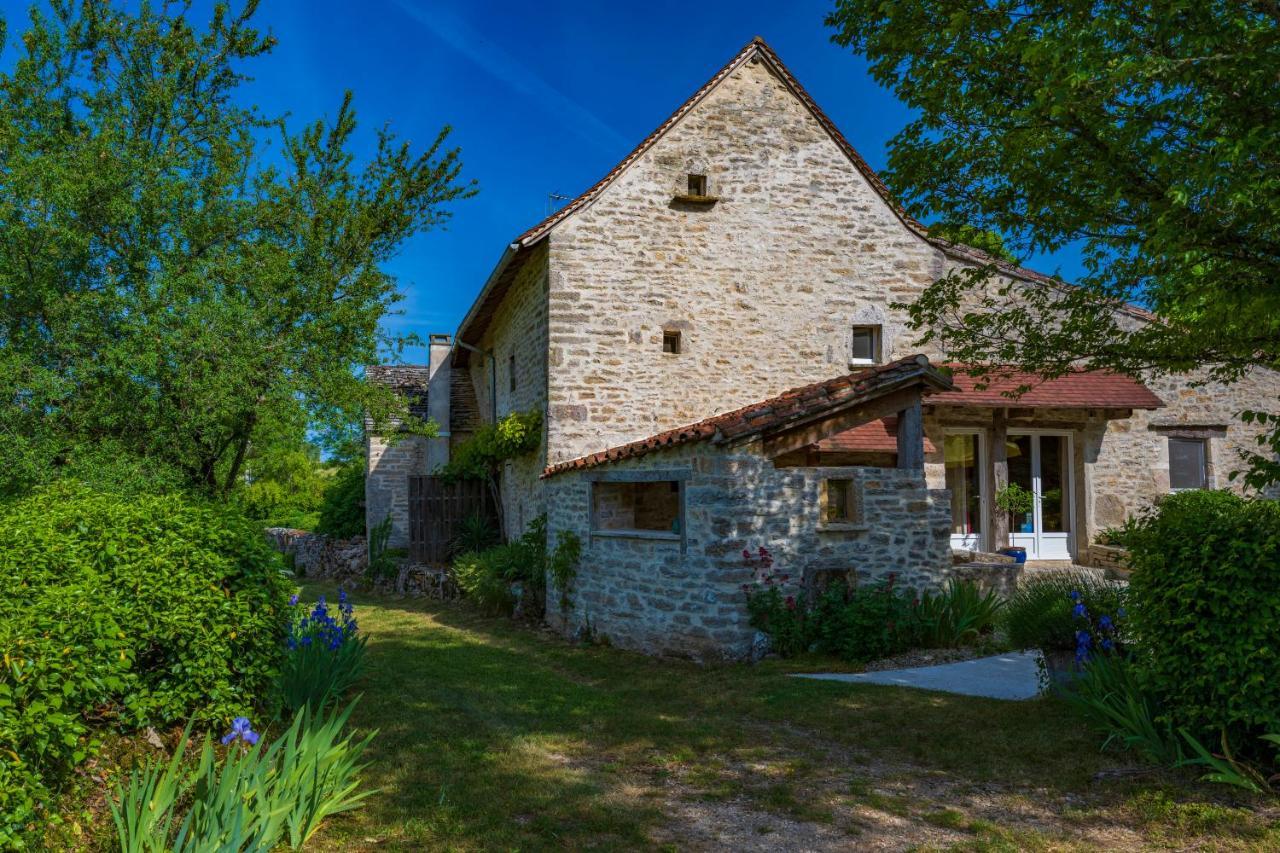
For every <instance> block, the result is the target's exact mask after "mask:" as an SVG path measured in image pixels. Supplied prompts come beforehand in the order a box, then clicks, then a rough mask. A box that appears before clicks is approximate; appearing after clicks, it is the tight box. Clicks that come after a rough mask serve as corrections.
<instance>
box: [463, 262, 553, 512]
mask: <svg viewBox="0 0 1280 853" xmlns="http://www.w3.org/2000/svg"><path fill="white" fill-rule="evenodd" d="M479 345H480V347H481V348H483V349H485V350H487V351H489V352H491V353H493V357H494V358H495V359H496V364H497V377H496V378H497V389H496V390H497V407H496V408H497V416H498V417H499V418H502V417H505V416H506V415H508V414H510V413H512V412H523V411H528V410H529V409H541V410H542V411H543V412H545V411H546V405H547V253H546V251H545V250H542V251H540V252H538V253H536V254H535V255H534V257H532V258H530V259H529V260H528V261H526V262H525V263H524V265H523V266H522V267H521V268H520V270H519V271H518V272H517V273H516V278H515V281H514V282H513V284H512V287H511V289H510V291H508V293H507V295H506V297H505V298H504V299H503V301H502V303H501V304H500V305H499V306H498V309H497V311H496V312H495V314H494V316H493V319H492V320H491V321H490V323H489V325H488V328H487V329H486V330H485V333H484V336H483V337H482V338H481V340H480V344H479ZM513 355H514V357H515V360H514V364H515V377H514V378H515V382H514V390H513V387H512V372H511V366H512V356H513ZM470 374H471V381H472V383H473V385H474V387H475V391H476V402H477V405H478V408H479V411H480V417H481V419H482V420H484V421H485V422H488V421H490V420H491V419H492V417H493V412H494V406H493V402H492V401H493V399H494V394H493V389H492V388H491V385H493V378H494V377H493V375H492V374H491V372H490V364H489V360H488V358H487V357H484V356H481V355H479V354H477V353H472V354H471V364H470ZM543 430H544V434H545V430H546V425H545V423H544V426H543ZM545 467H546V442H545V440H544V441H543V444H542V446H541V447H539V448H538V450H537V451H535V452H534V453H532V454H529V455H528V456H526V457H522V458H520V459H517V460H514V461H511V462H508V463H506V465H505V466H504V468H503V471H502V509H503V518H504V522H505V524H506V534H507V535H508V536H510V537H515V536H519V535H520V534H521V533H522V532H523V531H524V529H525V527H526V525H528V523H529V522H530V521H532V520H533V519H534V518H535V517H536V516H538V515H540V514H541V513H542V512H543V497H542V488H541V484H540V482H539V480H538V477H539V475H540V474H541V473H542V469H543V468H545Z"/></svg>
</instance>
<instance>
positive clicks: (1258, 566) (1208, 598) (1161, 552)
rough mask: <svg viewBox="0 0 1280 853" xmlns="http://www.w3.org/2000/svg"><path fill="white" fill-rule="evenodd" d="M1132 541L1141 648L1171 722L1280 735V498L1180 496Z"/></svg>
mask: <svg viewBox="0 0 1280 853" xmlns="http://www.w3.org/2000/svg"><path fill="white" fill-rule="evenodd" d="M1125 539H1126V544H1127V545H1128V547H1129V554H1130V565H1131V566H1132V568H1133V575H1132V578H1131V581H1130V600H1131V605H1130V610H1131V614H1130V620H1131V623H1132V626H1133V633H1134V641H1135V646H1136V652H1137V655H1138V660H1139V661H1140V662H1141V666H1142V667H1143V668H1144V669H1145V670H1146V672H1147V674H1148V675H1149V678H1150V682H1151V686H1152V689H1153V691H1154V692H1155V694H1156V696H1157V697H1158V698H1159V700H1160V702H1161V704H1162V705H1163V706H1164V708H1165V709H1166V710H1165V714H1166V716H1167V718H1168V719H1169V720H1170V721H1171V722H1172V723H1173V724H1174V725H1175V726H1176V727H1178V728H1186V729H1187V730H1188V731H1189V732H1190V734H1191V735H1192V736H1194V737H1195V738H1196V739H1198V740H1200V741H1202V742H1204V743H1209V744H1216V743H1218V742H1219V741H1220V740H1221V738H1222V734H1223V733H1225V734H1226V739H1227V742H1228V746H1229V748H1230V749H1231V750H1233V751H1239V752H1242V753H1243V754H1246V755H1248V754H1250V753H1252V752H1254V751H1256V750H1258V749H1259V745H1260V743H1261V740H1260V738H1261V736H1262V735H1264V734H1267V733H1274V732H1280V643H1278V642H1277V639H1276V637H1277V626H1278V625H1280V504H1277V503H1275V502H1274V501H1263V500H1245V499H1243V498H1240V497H1238V496H1236V495H1233V494H1231V493H1228V492H1212V491H1188V492H1180V493H1178V494H1174V495H1170V496H1168V497H1167V498H1165V499H1164V500H1162V501H1161V502H1160V504H1159V506H1158V507H1156V508H1155V510H1154V511H1153V512H1151V513H1149V514H1148V515H1146V516H1145V517H1144V518H1142V519H1140V520H1139V521H1138V523H1137V524H1135V525H1134V526H1133V528H1132V529H1131V530H1130V531H1129V532H1128V533H1127V535H1126V537H1125ZM1267 757H1268V760H1269V759H1270V755H1269V754H1268V756H1267Z"/></svg>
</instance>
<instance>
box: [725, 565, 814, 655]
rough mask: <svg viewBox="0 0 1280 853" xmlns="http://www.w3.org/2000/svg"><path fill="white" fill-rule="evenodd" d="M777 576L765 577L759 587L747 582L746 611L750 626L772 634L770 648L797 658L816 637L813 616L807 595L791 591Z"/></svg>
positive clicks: (745, 588) (745, 589)
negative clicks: (786, 589) (806, 598)
mask: <svg viewBox="0 0 1280 853" xmlns="http://www.w3.org/2000/svg"><path fill="white" fill-rule="evenodd" d="M783 583H786V581H784V580H782V579H781V577H779V578H778V579H776V582H775V579H774V578H772V577H765V578H764V579H762V580H761V582H760V583H759V584H758V585H757V586H754V587H753V586H752V585H750V584H746V585H744V586H743V590H744V591H745V592H746V593H747V613H748V614H749V616H750V622H751V627H753V628H755V629H756V630H758V631H763V632H764V633H766V634H768V635H769V644H770V647H771V649H772V650H773V651H774V652H776V653H778V654H779V655H782V657H784V658H789V657H795V656H796V655H799V654H803V653H805V652H807V651H809V650H810V648H811V647H812V646H813V643H814V641H815V639H816V636H815V634H814V627H815V626H816V625H817V622H816V621H815V620H814V619H813V618H812V614H811V613H810V610H809V607H808V605H807V602H806V601H805V595H804V593H803V592H800V591H797V592H794V593H790V594H788V593H787V592H785V591H784V590H783V589H782V587H781V586H780V584H783Z"/></svg>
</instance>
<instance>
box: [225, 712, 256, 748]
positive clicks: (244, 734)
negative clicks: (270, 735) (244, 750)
mask: <svg viewBox="0 0 1280 853" xmlns="http://www.w3.org/2000/svg"><path fill="white" fill-rule="evenodd" d="M234 740H242V741H244V742H245V743H247V744H249V746H253V745H254V744H255V743H257V742H258V733H257V732H255V731H254V730H253V726H252V724H250V722H249V718H248V717H236V718H235V719H234V720H232V721H231V731H229V732H227V734H226V736H224V737H223V738H222V745H223V746H226V745H227V744H229V743H231V742H232V741H234Z"/></svg>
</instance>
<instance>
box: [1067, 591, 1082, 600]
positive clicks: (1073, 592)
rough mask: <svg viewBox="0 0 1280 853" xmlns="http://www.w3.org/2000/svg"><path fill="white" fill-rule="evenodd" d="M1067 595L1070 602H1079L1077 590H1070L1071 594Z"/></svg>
mask: <svg viewBox="0 0 1280 853" xmlns="http://www.w3.org/2000/svg"><path fill="white" fill-rule="evenodd" d="M1068 595H1069V596H1070V597H1071V600H1072V601H1079V600H1080V592H1079V591H1078V590H1074V589H1073V590H1071V592H1069V593H1068Z"/></svg>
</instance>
